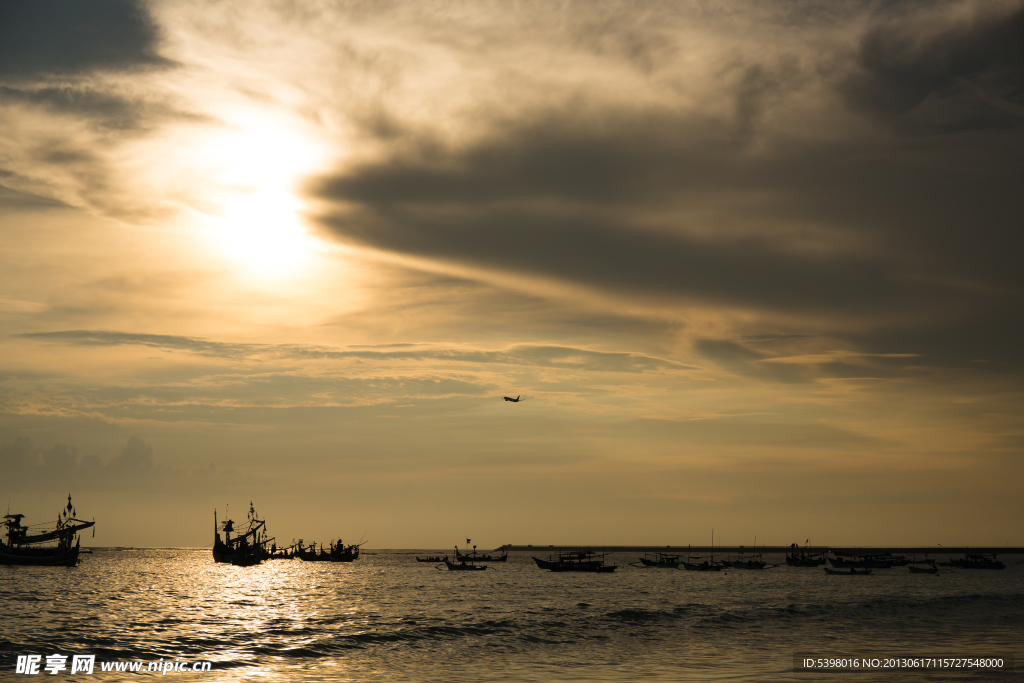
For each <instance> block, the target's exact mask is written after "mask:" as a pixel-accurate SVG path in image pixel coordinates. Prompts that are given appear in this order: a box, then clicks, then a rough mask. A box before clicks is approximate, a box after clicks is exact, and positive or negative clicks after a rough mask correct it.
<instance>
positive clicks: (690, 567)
mask: <svg viewBox="0 0 1024 683" xmlns="http://www.w3.org/2000/svg"><path fill="white" fill-rule="evenodd" d="M698 559H699V558H698ZM682 564H683V569H685V570H686V571H688V572H720V571H722V565H720V564H716V563H714V562H708V561H707V560H704V561H703V562H697V563H693V562H683V563H682Z"/></svg>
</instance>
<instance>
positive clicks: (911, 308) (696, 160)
mask: <svg viewBox="0 0 1024 683" xmlns="http://www.w3.org/2000/svg"><path fill="white" fill-rule="evenodd" d="M801 7H802V8H803V9H801V16H804V12H803V10H804V9H806V8H805V7H803V6H801ZM1008 7H1009V9H1008ZM865 11H868V12H871V14H870V16H868V17H867V21H866V28H865V29H864V31H863V33H862V34H861V35H860V37H859V40H858V41H857V43H856V45H857V49H856V52H855V53H854V54H853V55H848V56H849V61H848V62H847V63H845V65H842V66H837V63H832V65H831V66H830V67H829V69H831V70H832V71H829V72H828V74H826V75H825V77H824V80H823V81H822V83H823V85H824V87H826V89H830V90H828V92H827V93H826V95H827V96H830V97H833V98H834V99H835V102H836V106H840V103H845V106H846V107H847V108H848V110H849V111H848V114H850V115H851V116H852V117H855V118H859V119H860V123H859V124H858V125H862V126H865V127H862V128H857V127H856V126H853V125H851V124H850V121H851V120H853V118H851V119H847V120H846V121H837V122H836V124H835V128H834V130H833V131H832V134H831V135H829V136H827V137H825V138H822V139H815V138H814V137H813V136H811V137H808V138H806V139H799V138H794V137H793V136H792V135H783V134H782V133H780V132H779V131H778V130H776V129H773V127H772V125H773V124H772V120H773V118H772V117H773V116H775V117H776V118H777V117H778V112H779V111H785V110H786V108H787V107H788V106H789V105H788V104H787V103H788V102H791V101H792V100H791V99H789V98H792V97H794V96H795V95H796V94H799V93H800V92H801V91H802V89H803V88H805V87H806V86H807V83H808V81H809V80H810V79H813V78H819V77H821V74H818V75H817V76H815V75H814V68H813V67H810V66H808V65H811V64H814V63H815V61H816V59H817V58H818V55H815V54H804V55H803V56H802V57H800V56H797V55H799V51H798V48H795V47H794V50H793V54H791V55H783V56H782V57H778V56H775V57H772V56H766V57H765V58H764V61H763V63H756V62H755V63H746V64H738V65H737V66H734V67H733V68H732V72H733V73H732V75H731V76H729V77H727V78H724V79H723V83H722V86H721V87H722V88H723V89H724V90H725V92H726V93H727V94H728V95H730V97H731V99H732V100H733V102H734V103H735V106H734V112H735V114H734V116H733V117H731V118H728V117H711V116H710V115H707V114H694V113H692V112H683V111H676V110H673V109H672V107H671V106H669V105H665V104H661V105H650V106H632V105H626V104H622V103H620V104H618V105H609V104H607V103H601V104H599V103H597V102H589V101H587V100H586V98H585V97H584V96H581V97H580V98H578V100H577V101H575V103H574V106H573V107H572V108H571V110H570V108H569V107H554V106H552V107H547V108H544V107H541V108H537V109H534V110H531V111H530V113H528V114H521V115H520V116H519V117H517V118H515V119H510V118H509V117H508V116H507V115H506V114H504V113H501V114H494V115H493V116H492V118H491V119H490V121H489V128H488V130H489V132H488V133H487V134H485V135H482V136H480V137H477V138H474V139H472V140H469V141H463V142H462V143H461V144H459V145H454V144H453V145H445V144H441V143H439V142H437V140H436V139H434V138H433V137H431V135H430V134H429V133H419V132H417V131H416V130H415V129H412V128H408V129H402V131H401V132H400V133H399V134H395V135H388V136H386V137H382V138H381V144H382V147H383V149H385V150H386V153H385V154H384V155H383V156H382V157H381V158H379V159H378V160H376V161H374V162H370V163H364V164H362V165H359V166H355V167H349V168H345V169H340V170H339V171H338V172H337V173H335V174H333V175H329V176H327V177H322V178H319V179H317V180H316V181H315V182H313V183H312V184H311V185H310V192H311V193H312V194H314V195H315V196H316V197H318V198H320V199H326V200H328V201H329V202H333V203H334V204H335V205H336V207H337V209H336V210H334V211H328V212H326V213H325V215H324V216H323V223H324V225H325V226H326V227H327V229H328V230H329V231H330V232H331V233H333V234H334V235H335V236H336V237H337V238H339V239H341V240H343V241H347V242H354V243H357V244H360V245H366V246H370V247H372V248H375V249H381V250H384V251H389V252H397V253H402V254H410V255H414V256H417V257H421V258H427V259H430V260H433V261H439V262H447V263H458V264H464V265H470V266H472V267H475V268H478V269H483V270H488V271H492V272H493V271H495V270H497V271H498V272H506V273H514V274H518V275H525V276H539V277H544V278H551V279H555V280H560V281H564V282H570V283H573V284H575V285H583V286H585V287H587V288H591V289H594V290H598V291H604V292H607V293H612V294H615V295H627V296H631V297H639V298H640V299H644V300H647V301H652V300H653V301H657V302H658V303H659V304H662V305H664V304H665V303H668V304H670V305H671V304H676V305H678V306H679V307H680V308H681V309H684V308H686V307H687V306H689V305H692V304H694V303H698V304H706V305H710V306H726V307H730V308H732V309H739V310H748V311H749V310H753V311H757V312H759V313H761V314H764V315H766V316H772V315H774V314H777V313H780V312H781V313H785V314H795V315H797V316H802V317H803V318H804V319H808V320H809V319H815V320H817V321H819V322H822V323H824V321H829V322H827V323H824V324H826V325H835V326H836V329H838V328H839V327H842V328H845V330H846V331H843V332H836V335H837V336H839V337H845V339H846V340H847V341H851V342H857V343H863V344H865V345H867V346H866V349H867V350H872V351H877V352H891V351H901V352H917V351H918V350H919V347H913V348H893V346H892V344H893V343H898V342H903V341H908V342H909V341H915V342H919V343H921V344H923V345H924V346H925V347H927V351H928V352H929V353H932V354H935V355H936V356H939V357H942V356H944V355H947V356H954V357H955V362H963V361H964V360H965V359H968V358H971V357H973V356H974V355H977V354H979V353H982V350H983V349H982V348H981V347H982V346H984V347H985V348H984V354H983V355H987V356H992V355H995V356H998V357H1000V358H1001V359H1003V360H1010V359H1011V356H1012V345H1013V344H1014V343H1016V342H1017V341H1019V340H1020V333H1019V329H1018V327H1019V326H1018V325H1016V324H1013V323H1007V322H1006V321H1007V320H1008V319H1009V318H1011V317H1012V312H1013V311H1016V310H1017V309H1018V308H1019V306H1020V302H1021V298H1022V296H1024V271H1022V270H1021V269H1020V267H1019V264H1018V263H1017V257H1016V256H1015V255H1016V254H1019V253H1020V252H1021V251H1024V236H1022V233H1021V231H1020V230H1019V220H1020V219H1019V201H1018V199H1017V195H1018V194H1019V188H1020V186H1021V183H1022V182H1024V136H1022V135H1021V133H1020V131H1021V130H1022V128H1024V127H1022V126H1021V124H1022V123H1024V106H1022V104H1024V88H1022V87H1021V85H1020V84H1021V83H1022V82H1024V78H1022V76H1024V7H1021V6H1019V5H1018V6H1012V7H1011V6H1006V5H1003V6H996V5H992V6H987V5H982V6H970V7H968V6H965V5H963V4H962V3H889V4H882V5H878V6H872V7H871V8H869V9H866V10H865ZM811 14H814V13H813V12H812V13H811ZM808 16H810V15H808ZM815 16H817V19H816V20H815V21H819V22H824V23H826V24H827V23H828V22H829V21H839V20H842V21H850V20H851V18H850V16H847V15H843V16H839V17H836V16H833V15H830V14H828V13H825V14H821V13H820V12H819V13H818V14H817V15H815ZM805 18H806V17H805ZM813 49H822V48H820V47H818V48H813ZM829 59H832V60H833V61H834V60H835V59H838V58H837V57H835V55H831V56H830V57H829ZM820 68H821V69H822V73H824V72H825V71H828V70H827V69H825V68H824V67H820ZM737 74H738V75H737ZM865 113H867V116H866V117H865V116H864V114H865ZM844 127H845V129H844ZM871 128H873V129H874V132H873V133H871V134H868V135H865V133H864V131H865V130H868V129H871ZM370 131H371V132H372V127H370ZM939 328H941V329H943V332H944V333H945V334H944V335H942V336H941V337H940V338H938V339H936V338H932V337H930V336H929V335H928V334H925V333H924V332H923V330H929V332H931V331H934V330H936V329H939ZM776 329H778V328H776ZM977 329H982V330H993V331H995V330H999V329H1001V330H1004V331H1005V332H1008V333H1009V336H1008V337H1007V336H1004V337H1002V338H1003V339H1005V340H1006V342H1005V343H1002V342H997V343H995V344H992V343H985V344H980V343H979V342H981V341H982V340H980V339H979V338H977V336H976V335H974V333H973V330H977ZM852 330H859V331H857V332H854V331H852ZM793 331H799V330H798V329H797V330H793ZM933 360H938V362H944V361H942V360H939V359H936V358H933Z"/></svg>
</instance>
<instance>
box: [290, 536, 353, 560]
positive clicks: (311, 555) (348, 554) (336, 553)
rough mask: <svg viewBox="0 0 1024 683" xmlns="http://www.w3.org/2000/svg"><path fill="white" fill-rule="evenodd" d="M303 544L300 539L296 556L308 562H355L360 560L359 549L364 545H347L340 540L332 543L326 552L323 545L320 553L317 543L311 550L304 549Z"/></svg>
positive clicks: (311, 544)
mask: <svg viewBox="0 0 1024 683" xmlns="http://www.w3.org/2000/svg"><path fill="white" fill-rule="evenodd" d="M302 543H303V541H302V540H301V539H300V540H299V543H298V547H297V550H296V551H295V556H296V557H298V558H299V559H300V560H305V561H306V562H355V561H356V560H358V559H359V548H360V546H362V545H363V544H362V543H357V544H354V545H345V544H344V543H343V542H342V541H341V540H340V539H339V540H338V542H337V543H334V542H333V541H332V542H331V543H330V544H329V545H328V547H327V549H326V550H324V546H323V544H322V543H321V544H320V550H319V552H318V551H317V549H316V543H310V544H309V548H304V547H303V545H302Z"/></svg>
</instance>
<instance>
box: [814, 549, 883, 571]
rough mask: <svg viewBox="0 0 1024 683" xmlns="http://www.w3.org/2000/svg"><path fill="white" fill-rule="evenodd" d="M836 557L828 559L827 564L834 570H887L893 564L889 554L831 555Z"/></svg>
mask: <svg viewBox="0 0 1024 683" xmlns="http://www.w3.org/2000/svg"><path fill="white" fill-rule="evenodd" d="M833 554H834V555H835V556H836V557H830V558H828V561H829V564H831V565H832V566H833V567H835V568H836V569H889V568H890V567H892V566H893V564H895V562H896V561H895V560H894V559H893V558H892V554H891V553H858V554H857V555H854V556H851V555H845V554H843V553H833ZM844 557H856V558H857V559H855V560H847V559H843V558H844Z"/></svg>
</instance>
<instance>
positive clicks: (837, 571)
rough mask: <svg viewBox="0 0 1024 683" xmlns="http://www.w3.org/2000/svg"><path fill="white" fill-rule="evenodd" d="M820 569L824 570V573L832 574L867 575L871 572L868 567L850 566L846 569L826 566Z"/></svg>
mask: <svg viewBox="0 0 1024 683" xmlns="http://www.w3.org/2000/svg"><path fill="white" fill-rule="evenodd" d="M822 569H824V570H825V573H826V574H831V575H832V576H867V575H868V574H870V573H871V570H870V569H854V568H853V567H850V568H849V569H847V570H846V571H843V570H841V569H829V568H828V567H822Z"/></svg>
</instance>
